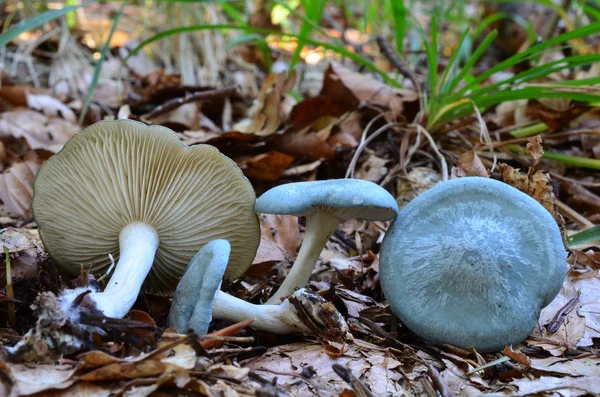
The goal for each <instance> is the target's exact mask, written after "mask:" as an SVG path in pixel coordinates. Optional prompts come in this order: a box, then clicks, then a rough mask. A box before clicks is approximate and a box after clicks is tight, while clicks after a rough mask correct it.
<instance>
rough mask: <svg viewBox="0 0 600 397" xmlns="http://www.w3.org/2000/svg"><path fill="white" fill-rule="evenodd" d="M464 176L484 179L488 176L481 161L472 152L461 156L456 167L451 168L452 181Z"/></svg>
mask: <svg viewBox="0 0 600 397" xmlns="http://www.w3.org/2000/svg"><path fill="white" fill-rule="evenodd" d="M465 176H481V177H484V178H489V176H490V175H489V173H488V170H487V169H486V168H485V166H484V165H483V163H482V162H481V159H480V158H479V156H478V155H477V153H475V151H473V150H471V151H468V152H465V153H463V154H461V155H460V157H459V158H458V162H457V164H456V167H452V171H451V177H452V178H453V179H454V178H462V177H465Z"/></svg>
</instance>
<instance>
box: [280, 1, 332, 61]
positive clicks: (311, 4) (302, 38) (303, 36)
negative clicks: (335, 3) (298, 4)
mask: <svg viewBox="0 0 600 397" xmlns="http://www.w3.org/2000/svg"><path fill="white" fill-rule="evenodd" d="M326 2H327V1H326V0H303V1H302V3H303V5H304V10H305V11H306V19H308V20H310V21H312V23H307V22H306V21H304V22H302V26H300V34H299V35H298V36H299V39H298V43H297V44H298V46H297V47H296V51H294V54H293V55H292V60H291V61H290V68H289V69H290V71H291V70H292V69H294V67H295V66H296V64H298V61H300V53H301V52H302V49H303V48H304V45H305V42H306V40H307V39H308V37H309V35H310V33H311V32H312V30H313V25H318V24H319V21H320V20H321V16H322V15H323V10H324V8H325V4H326Z"/></svg>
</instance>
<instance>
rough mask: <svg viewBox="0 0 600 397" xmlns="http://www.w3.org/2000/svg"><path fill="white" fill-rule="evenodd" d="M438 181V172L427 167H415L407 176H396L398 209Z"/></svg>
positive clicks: (439, 179)
mask: <svg viewBox="0 0 600 397" xmlns="http://www.w3.org/2000/svg"><path fill="white" fill-rule="evenodd" d="M440 181H441V177H440V174H439V173H437V172H436V171H434V170H432V169H431V168H427V167H415V168H413V169H412V170H411V171H410V172H409V173H408V175H407V176H403V175H400V176H398V186H397V188H396V201H397V202H398V209H402V208H404V207H405V206H406V205H407V204H408V203H410V202H411V201H412V200H413V199H414V198H415V197H417V196H418V195H419V194H421V193H423V192H424V191H426V190H427V189H429V188H431V187H433V186H434V185H435V184H436V183H438V182H440Z"/></svg>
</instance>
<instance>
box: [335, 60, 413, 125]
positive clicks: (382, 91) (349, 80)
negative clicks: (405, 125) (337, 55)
mask: <svg viewBox="0 0 600 397" xmlns="http://www.w3.org/2000/svg"><path fill="white" fill-rule="evenodd" d="M326 78H329V79H333V80H336V79H337V80H339V81H340V82H341V83H342V84H343V85H344V86H345V87H347V88H348V90H350V92H351V93H352V95H353V96H354V97H355V98H356V99H358V100H359V101H364V102H366V103H369V104H371V105H375V106H380V107H382V108H384V109H388V111H387V112H386V113H385V114H386V119H387V120H388V121H393V120H396V119H398V118H399V117H401V116H402V114H403V112H404V104H405V103H406V102H414V101H416V100H418V99H419V98H418V95H417V93H416V92H415V91H413V90H407V89H399V88H394V87H390V86H388V85H387V84H385V83H383V82H381V81H379V80H376V79H375V78H374V77H373V76H372V75H370V74H361V73H357V72H354V71H352V70H350V69H348V68H346V67H344V66H342V65H341V64H340V63H338V62H333V61H332V62H331V63H330V65H329V68H328V69H327V72H326ZM323 88H324V89H325V86H324V87H323Z"/></svg>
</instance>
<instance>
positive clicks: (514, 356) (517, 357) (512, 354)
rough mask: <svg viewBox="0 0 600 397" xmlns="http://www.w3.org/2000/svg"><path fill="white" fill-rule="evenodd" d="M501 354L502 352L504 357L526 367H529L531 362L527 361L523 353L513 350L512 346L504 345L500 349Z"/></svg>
mask: <svg viewBox="0 0 600 397" xmlns="http://www.w3.org/2000/svg"><path fill="white" fill-rule="evenodd" d="M502 354H504V355H505V356H506V357H508V358H510V359H511V360H513V361H516V362H518V363H520V364H523V365H524V366H526V367H531V363H530V362H529V359H528V358H527V356H526V355H525V354H523V353H519V352H516V351H514V350H513V349H512V346H506V347H505V348H504V350H503V351H502Z"/></svg>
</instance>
